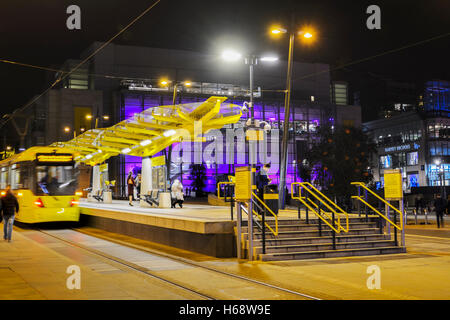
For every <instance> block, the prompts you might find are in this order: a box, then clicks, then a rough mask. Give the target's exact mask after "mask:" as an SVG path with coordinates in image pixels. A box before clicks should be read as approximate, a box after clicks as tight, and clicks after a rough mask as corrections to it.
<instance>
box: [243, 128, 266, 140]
mask: <svg viewBox="0 0 450 320" xmlns="http://www.w3.org/2000/svg"><path fill="white" fill-rule="evenodd" d="M246 138H247V140H249V141H258V140H260V141H263V140H264V131H263V130H255V129H250V130H248V131H247V132H246Z"/></svg>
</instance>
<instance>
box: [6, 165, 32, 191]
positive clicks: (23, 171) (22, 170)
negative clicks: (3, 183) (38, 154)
mask: <svg viewBox="0 0 450 320" xmlns="http://www.w3.org/2000/svg"><path fill="white" fill-rule="evenodd" d="M30 171H31V168H30V166H29V165H21V166H20V167H18V168H14V169H12V170H11V189H13V190H17V189H31V188H32V182H31V181H32V177H31V172H30Z"/></svg>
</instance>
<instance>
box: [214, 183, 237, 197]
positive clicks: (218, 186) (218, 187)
mask: <svg viewBox="0 0 450 320" xmlns="http://www.w3.org/2000/svg"><path fill="white" fill-rule="evenodd" d="M223 184H233V185H234V182H229V181H222V182H219V183H217V198H218V199H219V200H225V197H221V196H220V186H221V185H223Z"/></svg>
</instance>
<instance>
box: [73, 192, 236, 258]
mask: <svg viewBox="0 0 450 320" xmlns="http://www.w3.org/2000/svg"><path fill="white" fill-rule="evenodd" d="M80 213H81V217H80V223H81V224H82V225H87V226H90V227H95V228H99V229H102V230H106V231H110V232H115V233H119V234H123V235H127V236H131V237H135V238H138V239H143V240H148V241H152V242H156V243H160V244H164V245H169V246H172V247H176V248H180V249H185V250H189V251H194V252H198V253H202V254H206V255H210V256H214V257H220V258H227V257H233V256H235V254H236V253H235V251H236V248H235V245H236V241H235V235H234V226H235V221H233V220H231V213H230V208H229V207H222V206H211V205H206V204H205V205H202V204H189V203H187V204H183V208H176V209H168V208H164V209H163V208H143V207H139V206H138V204H137V202H134V206H130V205H129V204H128V201H126V200H113V201H112V203H110V204H103V203H93V202H88V201H85V200H84V199H82V200H81V201H80ZM233 218H234V219H236V217H233Z"/></svg>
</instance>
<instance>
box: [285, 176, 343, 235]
mask: <svg viewBox="0 0 450 320" xmlns="http://www.w3.org/2000/svg"><path fill="white" fill-rule="evenodd" d="M294 185H298V186H299V187H300V188H299V197H295V196H294ZM306 186H310V187H312V188H311V189H309V188H307V187H306ZM301 188H304V189H305V190H307V191H308V193H309V194H311V195H312V196H313V197H315V198H316V199H317V200H319V201H320V203H321V204H323V205H324V206H325V207H327V208H328V209H329V210H331V212H332V213H334V214H336V215H337V226H338V230H341V229H342V231H344V232H348V231H349V225H348V213H347V212H345V211H344V210H343V209H341V208H340V207H339V206H338V205H337V204H335V203H334V202H333V201H331V200H330V199H329V198H328V197H327V196H325V195H324V194H323V193H321V192H320V191H319V190H317V189H316V188H315V187H314V186H312V185H311V184H310V183H309V182H293V183H292V184H291V198H292V199H296V200H299V201H301V202H302V203H303V204H304V205H305V206H308V209H311V210H313V212H314V213H315V214H316V215H317V216H319V215H318V213H317V212H316V211H315V210H314V209H312V208H311V207H310V206H309V205H308V204H307V203H306V201H304V200H303V198H302V196H301ZM315 192H317V193H319V194H320V195H321V196H322V197H323V198H325V199H326V200H327V201H328V202H330V203H333V205H334V206H335V207H336V208H338V209H339V210H340V211H341V213H343V214H345V220H346V228H344V227H343V226H342V225H341V217H340V214H341V213H340V212H336V210H334V209H333V208H331V207H330V206H329V205H328V204H327V203H326V202H325V201H324V200H323V199H322V198H320V197H319V196H317V194H316V193H315ZM310 201H311V200H310ZM315 206H316V205H315ZM317 207H318V206H316V208H317ZM328 218H330V217H329V216H328ZM322 220H324V219H322ZM324 221H325V220H324ZM325 223H327V224H328V225H330V224H329V223H328V222H326V221H325ZM330 226H331V225H330ZM333 230H334V229H333ZM335 231H336V230H335ZM336 232H337V233H339V232H340V231H336Z"/></svg>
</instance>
